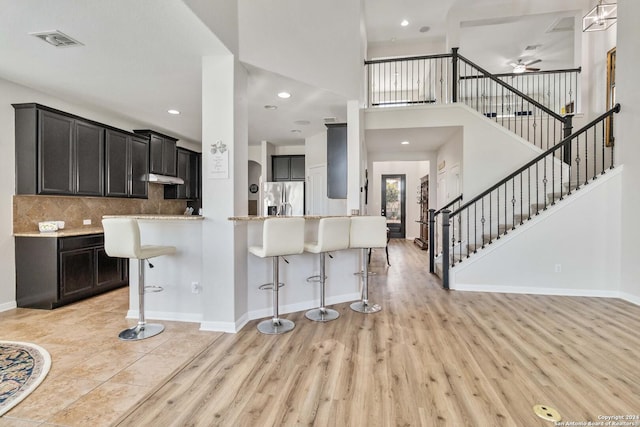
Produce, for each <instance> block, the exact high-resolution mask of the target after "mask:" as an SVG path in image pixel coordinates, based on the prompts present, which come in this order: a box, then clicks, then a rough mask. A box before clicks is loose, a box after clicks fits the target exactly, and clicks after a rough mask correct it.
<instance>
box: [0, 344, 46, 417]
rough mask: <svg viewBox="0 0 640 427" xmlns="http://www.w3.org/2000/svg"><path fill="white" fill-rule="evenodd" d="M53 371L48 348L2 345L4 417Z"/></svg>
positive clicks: (0, 376)
mask: <svg viewBox="0 0 640 427" xmlns="http://www.w3.org/2000/svg"><path fill="white" fill-rule="evenodd" d="M50 367H51V356H49V353H48V352H47V350H45V349H44V348H42V347H40V346H38V345H35V344H30V343H26V342H14V341H0V417H1V416H2V415H4V414H5V413H6V412H7V411H8V410H9V409H11V408H13V407H14V406H16V405H17V404H18V403H20V402H21V401H22V400H23V399H24V398H25V397H27V396H28V395H29V393H31V392H32V391H33V390H35V389H36V387H38V385H40V383H41V382H42V380H44V377H46V376H47V373H48V372H49V368H50Z"/></svg>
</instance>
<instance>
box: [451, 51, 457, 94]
mask: <svg viewBox="0 0 640 427" xmlns="http://www.w3.org/2000/svg"><path fill="white" fill-rule="evenodd" d="M451 54H452V59H451V71H452V72H453V76H452V77H451V102H458V48H457V47H454V48H452V49H451Z"/></svg>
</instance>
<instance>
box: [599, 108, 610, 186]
mask: <svg viewBox="0 0 640 427" xmlns="http://www.w3.org/2000/svg"><path fill="white" fill-rule="evenodd" d="M607 120H613V115H611V116H609V117H607V118H606V119H604V122H602V124H601V126H600V128H601V129H602V138H601V140H600V143H601V144H602V171H601V172H600V173H601V174H602V173H605V171H604V169H605V166H604V162H605V159H604V157H605V149H604V148H605V145H606V141H607V140H606V136H605V135H606V134H605V128H606V126H605V125H604V124H605V123H607Z"/></svg>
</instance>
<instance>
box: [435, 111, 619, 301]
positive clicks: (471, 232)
mask: <svg viewBox="0 0 640 427" xmlns="http://www.w3.org/2000/svg"><path fill="white" fill-rule="evenodd" d="M619 111H620V104H616V105H615V107H613V108H612V109H611V110H609V111H607V112H606V113H604V114H602V115H601V116H599V117H597V118H596V119H594V120H593V121H591V122H590V123H588V124H587V125H586V126H584V127H583V128H582V129H580V130H578V131H577V132H575V133H573V134H572V135H570V136H568V137H567V138H565V139H563V140H562V141H561V142H560V143H558V144H556V145H555V146H553V147H551V148H549V149H548V150H547V151H545V152H544V153H542V154H540V155H539V156H538V157H536V158H535V159H533V160H531V161H530V162H528V163H527V164H525V165H524V166H522V167H521V168H519V169H518V170H516V171H515V172H513V173H511V174H510V175H508V176H507V177H506V178H504V179H502V180H501V181H499V182H498V183H496V184H494V185H493V186H491V187H490V188H488V189H487V190H486V191H484V192H482V193H481V194H479V195H478V196H476V197H474V198H473V199H471V200H469V201H468V202H467V203H465V204H464V205H462V206H460V207H459V208H458V209H455V210H453V211H451V212H448V210H445V211H443V212H442V216H443V220H442V236H443V242H446V241H450V242H451V244H450V245H449V244H445V243H443V245H442V250H443V254H442V260H443V261H442V262H443V264H442V266H443V275H442V281H443V287H444V288H445V289H448V288H449V268H450V267H453V266H455V265H456V264H457V263H459V262H463V261H464V259H466V258H469V257H470V256H471V255H472V254H473V253H476V252H477V251H478V250H479V249H482V248H484V247H485V246H486V245H489V244H491V243H492V242H493V241H495V240H497V239H500V238H501V237H502V236H504V235H506V234H507V233H508V232H509V231H511V230H513V229H515V227H516V226H517V225H522V224H523V223H524V222H525V221H528V220H529V219H531V218H532V217H533V216H536V215H538V214H540V212H542V211H544V210H546V209H547V208H548V207H549V206H551V205H554V204H555V203H557V201H559V200H562V199H564V198H565V197H566V196H568V195H570V194H571V193H573V192H575V191H577V190H579V189H580V188H581V187H583V186H585V185H588V184H589V183H590V182H591V181H592V180H595V179H597V178H598V177H599V176H600V175H603V174H605V173H606V172H607V170H609V169H613V167H614V139H613V117H614V114H615V113H618V112H619ZM558 159H564V162H560V161H559V160H558ZM451 236H453V237H451ZM445 239H446V240H445ZM456 241H458V242H465V243H466V248H463V246H464V245H463V244H459V245H458V246H457V247H456V246H455V243H456ZM450 247H453V248H454V249H453V250H450Z"/></svg>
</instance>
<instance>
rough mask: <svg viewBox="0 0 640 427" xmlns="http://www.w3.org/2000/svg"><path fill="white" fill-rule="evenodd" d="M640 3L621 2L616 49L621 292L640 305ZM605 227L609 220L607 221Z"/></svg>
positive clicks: (616, 125) (616, 146)
mask: <svg viewBox="0 0 640 427" xmlns="http://www.w3.org/2000/svg"><path fill="white" fill-rule="evenodd" d="M638 19H640V2H637V1H632V0H623V1H620V2H618V23H617V24H616V25H617V26H618V30H617V31H618V46H617V49H616V61H617V63H616V97H617V101H618V102H619V103H620V105H621V106H622V110H621V111H620V114H618V115H617V116H616V117H615V119H614V120H615V127H614V129H615V132H616V145H615V149H616V163H617V164H624V173H623V176H622V230H623V231H622V234H621V240H622V242H621V251H620V252H621V258H622V260H621V261H622V268H621V270H622V271H621V280H622V283H621V292H622V293H623V296H624V297H625V298H628V299H630V300H633V301H635V302H636V303H638V304H640V264H639V263H638V257H637V254H638V230H639V227H640V226H639V225H638V218H639V217H640V192H639V191H638V183H639V182H640V144H638V137H637V135H640V121H639V120H638V117H640V103H638V100H639V99H640V83H639V82H638V73H637V70H638V68H639V67H640V56H639V55H638V52H639V51H640V27H638V25H637V22H638ZM602 226H603V227H606V226H607V219H606V218H603V225H602Z"/></svg>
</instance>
